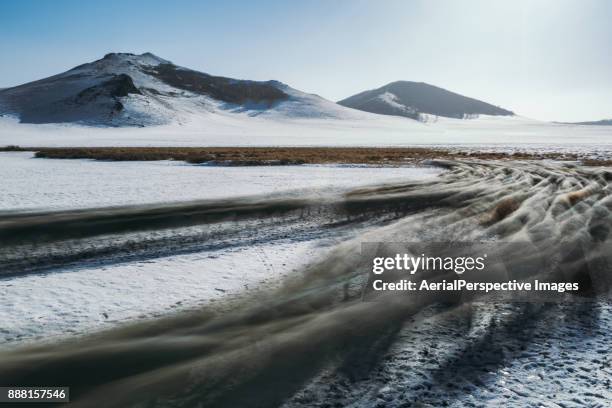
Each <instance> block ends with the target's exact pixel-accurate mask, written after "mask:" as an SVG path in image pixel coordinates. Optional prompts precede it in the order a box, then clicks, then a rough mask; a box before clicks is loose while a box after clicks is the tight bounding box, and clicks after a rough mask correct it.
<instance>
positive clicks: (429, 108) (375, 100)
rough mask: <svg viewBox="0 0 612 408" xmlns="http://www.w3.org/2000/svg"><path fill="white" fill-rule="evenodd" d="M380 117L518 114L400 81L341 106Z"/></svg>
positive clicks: (461, 116) (354, 98) (435, 89)
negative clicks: (376, 114) (379, 115)
mask: <svg viewBox="0 0 612 408" xmlns="http://www.w3.org/2000/svg"><path fill="white" fill-rule="evenodd" d="M338 103H339V104H340V105H343V106H347V107H350V108H355V109H359V110H363V111H366V112H372V113H378V114H381V115H397V116H405V117H408V118H412V119H422V116H423V115H435V116H444V117H449V118H456V119H464V118H469V117H473V116H474V115H492V116H511V115H513V114H514V113H513V112H511V111H509V110H506V109H502V108H500V107H497V106H494V105H491V104H489V103H486V102H482V101H479V100H477V99H474V98H468V97H466V96H463V95H459V94H456V93H454V92H450V91H447V90H446V89H442V88H438V87H437V86H433V85H429V84H426V83H424V82H410V81H397V82H391V83H390V84H387V85H385V86H382V87H380V88H378V89H372V90H370V91H364V92H361V93H358V94H356V95H353V96H351V97H348V98H346V99H343V100H341V101H340V102H338Z"/></svg>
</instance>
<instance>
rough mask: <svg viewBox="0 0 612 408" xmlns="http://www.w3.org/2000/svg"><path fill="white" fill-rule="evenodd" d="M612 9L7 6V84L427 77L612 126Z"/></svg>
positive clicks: (507, 103) (374, 83) (583, 0)
mask: <svg viewBox="0 0 612 408" xmlns="http://www.w3.org/2000/svg"><path fill="white" fill-rule="evenodd" d="M610 21H612V1H607V0H514V1H501V0H498V1H495V0H464V1H455V0H437V1H427V0H414V1H411V0H388V1H385V0H381V1H374V0H370V1H368V0H350V1H349V0H333V1H323V0H321V1H315V0H299V1H298V0H296V1H253V0H251V1H189V0H183V1H181V0H177V1H172V2H169V1H156V0H148V1H135V0H131V1H130V0H127V1H113V0H105V1H72V0H54V1H42V0H41V1H27V0H26V1H9V0H4V1H0V55H2V60H1V63H0V87H8V86H14V85H17V84H21V83H24V82H29V81H32V80H35V79H40V78H43V77H46V76H49V75H53V74H56V73H59V72H62V71H65V70H67V69H69V68H71V67H73V66H76V65H79V64H81V63H84V62H88V61H92V60H95V59H98V58H101V57H102V56H103V55H104V54H105V53H107V52H111V51H114V52H119V51H121V52H135V53H142V52H145V51H150V52H153V53H154V54H156V55H158V56H160V57H163V58H165V59H169V60H171V61H173V62H174V63H176V64H178V65H183V66H186V67H189V68H193V69H198V70H201V71H205V72H209V73H211V74H217V75H225V76H231V77H238V78H248V79H260V80H266V79H278V80H280V81H283V82H286V83H288V84H290V85H291V86H293V87H295V88H298V89H301V90H304V91H307V92H313V93H317V94H319V95H321V96H324V97H326V98H329V99H332V100H338V99H342V98H344V97H347V96H350V95H352V94H354V93H357V92H360V91H362V90H365V89H372V88H376V87H379V86H381V85H384V84H385V83H388V82H391V81H395V80H400V79H402V80H413V81H424V82H428V83H431V84H434V85H438V86H441V87H444V88H447V89H450V90H452V91H455V92H458V93H462V94H465V95H468V96H472V97H475V98H478V99H482V100H485V101H487V102H491V103H494V104H496V105H500V106H503V107H506V108H509V109H512V110H514V111H516V112H517V113H519V114H522V115H524V116H528V117H533V118H538V119H546V120H567V121H574V120H576V121H578V120H592V119H601V118H604V117H612V51H611V44H612V24H610Z"/></svg>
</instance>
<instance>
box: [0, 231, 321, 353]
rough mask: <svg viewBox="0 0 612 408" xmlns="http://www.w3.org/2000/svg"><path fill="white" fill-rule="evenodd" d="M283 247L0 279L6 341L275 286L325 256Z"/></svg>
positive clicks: (310, 245)
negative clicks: (306, 264)
mask: <svg viewBox="0 0 612 408" xmlns="http://www.w3.org/2000/svg"><path fill="white" fill-rule="evenodd" d="M320 250H321V249H320V248H318V247H317V242H291V241H285V242H281V243H275V244H263V245H252V246H249V247H246V248H234V249H229V250H228V249H224V250H217V251H205V252H200V253H194V254H186V255H177V256H170V257H164V258H158V259H154V260H142V261H132V262H125V263H119V264H111V265H103V266H93V267H86V268H78V269H74V268H73V269H65V270H59V271H58V270H56V271H54V272H53V273H46V274H36V275H28V276H22V277H15V278H12V279H3V280H0V294H1V296H0V321H1V322H2V327H0V343H12V344H15V343H18V342H21V343H23V342H30V341H32V340H36V339H43V338H44V339H46V340H49V339H50V338H53V337H58V336H59V337H66V336H70V335H74V334H83V333H86V332H90V331H92V330H94V331H95V330H99V329H102V328H108V327H112V326H114V325H116V324H118V323H121V322H126V321H133V320H137V319H141V318H151V317H154V316H160V315H163V314H168V313H172V312H174V311H178V310H185V309H189V308H193V307H195V306H198V305H206V304H208V303H210V302H215V300H218V299H220V298H221V297H223V298H224V299H227V297H232V296H234V295H239V294H240V293H242V292H249V291H252V290H253V289H256V288H258V287H261V286H263V287H270V286H272V285H273V283H274V282H278V281H280V280H281V279H282V278H283V277H285V276H286V275H287V274H289V273H291V272H292V271H295V270H296V269H297V268H299V267H301V266H303V264H305V263H306V262H307V261H308V260H311V259H313V258H315V257H317V256H319V252H318V251H320Z"/></svg>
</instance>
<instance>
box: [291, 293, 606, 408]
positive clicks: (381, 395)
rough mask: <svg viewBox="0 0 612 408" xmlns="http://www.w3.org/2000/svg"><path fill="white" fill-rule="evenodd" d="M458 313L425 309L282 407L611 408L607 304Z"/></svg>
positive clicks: (479, 308)
mask: <svg viewBox="0 0 612 408" xmlns="http://www.w3.org/2000/svg"><path fill="white" fill-rule="evenodd" d="M465 309H466V308H463V309H462V308H459V310H455V311H453V310H450V311H444V310H436V308H429V309H426V310H424V311H423V312H422V313H420V314H419V315H417V316H415V317H414V318H413V319H411V321H410V322H408V323H406V324H405V325H404V326H403V327H401V328H398V330H397V331H396V332H394V333H393V334H392V338H391V339H388V341H389V342H393V343H394V344H393V345H392V346H391V347H390V348H389V349H388V350H386V351H384V352H383V353H381V355H374V353H377V352H378V350H376V349H375V350H374V351H371V350H364V354H363V356H362V361H361V364H360V363H354V364H352V365H351V364H345V365H342V366H338V365H332V366H330V367H329V368H327V369H326V370H324V371H323V373H321V374H320V375H319V376H318V377H317V378H316V379H314V380H313V381H312V382H311V383H310V384H308V385H307V386H306V387H304V389H302V390H301V391H300V392H298V393H297V394H296V395H295V396H294V397H293V398H291V399H289V401H287V402H286V403H285V404H284V407H285V408H289V407H291V408H298V407H299V408H304V407H329V406H339V407H340V406H342V407H347V406H350V407H415V408H416V407H420V408H423V407H557V408H558V407H563V408H580V407H601V408H605V407H608V406H609V403H610V401H612V392H611V391H610V390H611V389H612V388H611V387H612V383H611V381H612V359H611V356H610V346H611V345H612V341H611V340H610V338H609V330H610V328H611V327H612V304H611V303H610V302H609V301H608V300H604V301H601V302H594V301H591V302H580V303H566V304H504V303H502V304H496V303H478V304H474V305H472V306H469V307H468V308H467V309H471V310H470V312H467V311H466V310H465ZM384 341H385V340H383V342H384Z"/></svg>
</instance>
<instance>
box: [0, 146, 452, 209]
mask: <svg viewBox="0 0 612 408" xmlns="http://www.w3.org/2000/svg"><path fill="white" fill-rule="evenodd" d="M439 173H440V169H438V168H433V167H370V166H367V167H366V166H347V165H341V166H334V165H329V166H328V165H300V166H257V167H224V166H206V165H193V164H187V163H184V162H180V161H145V162H104V161H94V160H58V159H39V158H34V154H33V153H31V152H5V153H0V190H1V191H2V196H1V197H0V211H3V210H34V209H66V208H87V207H89V208H91V207H106V206H120V205H130V204H145V203H147V204H148V203H162V202H175V201H187V200H196V199H213V198H229V197H238V196H248V195H265V194H273V193H279V192H286V191H287V190H301V191H304V190H317V189H348V188H352V187H356V186H364V185H368V184H378V183H382V182H393V181H398V180H406V179H410V180H416V179H422V178H426V177H432V176H435V175H437V174H439Z"/></svg>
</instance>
